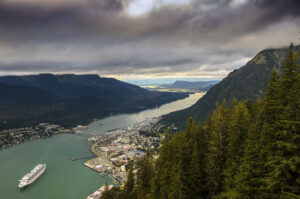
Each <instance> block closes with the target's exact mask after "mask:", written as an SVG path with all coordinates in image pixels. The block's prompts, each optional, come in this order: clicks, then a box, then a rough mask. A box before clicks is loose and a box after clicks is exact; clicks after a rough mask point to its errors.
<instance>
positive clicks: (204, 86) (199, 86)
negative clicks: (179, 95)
mask: <svg viewBox="0 0 300 199" xmlns="http://www.w3.org/2000/svg"><path fill="white" fill-rule="evenodd" d="M216 83H218V81H197V82H189V81H176V82H174V83H173V84H163V85H160V86H159V87H160V88H170V89H172V88H174V89H192V90H198V91H208V90H209V89H210V88H212V87H213V86H214V85H215V84H216Z"/></svg>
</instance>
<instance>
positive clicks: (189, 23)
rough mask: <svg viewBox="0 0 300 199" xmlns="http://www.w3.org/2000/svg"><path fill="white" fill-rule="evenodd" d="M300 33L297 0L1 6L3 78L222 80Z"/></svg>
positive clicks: (65, 1)
mask: <svg viewBox="0 0 300 199" xmlns="http://www.w3.org/2000/svg"><path fill="white" fill-rule="evenodd" d="M299 32H300V1H299V0H51V1H49V0H0V75H23V74H37V73H56V74H61V73H76V74H87V73H96V74H99V75H100V76H106V77H114V78H117V79H120V80H124V81H129V82H135V81H136V82H142V81H143V80H145V81H146V82H149V80H151V81H152V80H157V81H160V80H164V81H165V80H166V79H172V80H175V79H193V80H195V79H197V80H198V79H203V80H209V79H222V78H224V77H225V76H226V75H228V73H230V72H231V71H232V70H234V69H237V68H239V67H241V66H243V65H244V64H245V63H247V61H249V60H250V59H251V58H252V57H253V56H255V54H257V53H258V52H259V51H261V50H263V49H265V48H276V47H283V46H288V45H289V44H290V43H291V42H294V43H295V44H299V37H300V33H299Z"/></svg>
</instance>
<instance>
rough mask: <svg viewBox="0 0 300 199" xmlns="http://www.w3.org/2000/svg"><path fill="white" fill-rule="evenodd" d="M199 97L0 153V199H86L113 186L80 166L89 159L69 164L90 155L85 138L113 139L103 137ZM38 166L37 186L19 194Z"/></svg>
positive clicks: (107, 119)
mask: <svg viewBox="0 0 300 199" xmlns="http://www.w3.org/2000/svg"><path fill="white" fill-rule="evenodd" d="M201 96H202V94H200V93H198V94H195V95H191V96H190V97H189V98H186V99H184V100H178V101H176V102H172V103H169V104H166V105H163V106H161V107H159V108H157V109H151V110H146V111H142V112H139V113H134V114H122V115H114V116H111V117H108V118H104V119H102V120H97V121H94V122H93V123H91V124H89V125H88V128H86V129H84V130H82V133H81V134H77V133H73V134H57V135H55V136H51V137H48V138H45V139H36V140H33V141H31V142H25V143H22V144H18V145H15V146H13V147H9V148H6V149H2V150H0V162H1V164H0V176H1V179H5V180H0V198H3V199H9V198H14V199H39V198H41V196H42V197H43V199H53V198H58V199H60V198H63V199H82V198H87V196H89V195H90V194H92V193H94V192H95V191H96V190H98V189H99V188H100V187H101V186H103V185H104V184H108V185H113V184H115V183H114V182H115V181H113V180H112V178H111V177H109V176H108V174H106V173H99V172H96V171H95V170H92V169H90V168H88V167H87V166H85V165H83V164H84V163H85V162H86V161H87V160H89V158H87V159H78V160H76V161H72V160H71V158H80V157H88V156H92V155H94V154H93V153H92V152H91V146H92V145H93V144H94V142H92V141H90V142H88V141H87V139H88V138H90V137H91V135H88V134H92V135H96V136H108V135H113V133H114V131H111V133H112V134H111V133H108V134H106V132H107V131H109V130H113V129H121V130H124V128H126V127H132V126H133V125H134V124H138V123H139V122H142V121H144V120H147V119H148V118H154V117H159V116H161V115H164V114H167V113H169V112H171V111H175V110H178V109H179V108H184V107H185V106H189V105H191V104H193V103H194V102H195V101H197V100H198V99H199V98H200V97H201ZM100 124H101V125H100ZM85 134H86V135H87V136H86V135H85ZM92 137H94V136H92ZM135 137H137V136H135ZM96 138H98V137H96ZM120 138H122V137H120ZM125 140H126V139H125ZM95 148H99V147H95ZM99 149H100V148H99ZM123 149H124V148H123ZM123 149H122V150H123ZM100 152H101V151H100ZM121 157H122V156H121ZM90 159H94V158H93V157H91V158H90ZM40 162H42V163H45V164H47V171H46V172H45V173H44V174H43V176H42V177H40V178H39V179H38V182H37V183H33V184H32V185H30V186H28V187H27V188H26V189H24V190H19V188H18V187H17V184H18V180H19V179H21V178H22V177H23V176H24V174H26V173H27V172H28V171H30V170H32V168H33V167H34V166H35V165H37V164H38V163H40ZM125 179H126V178H125ZM54 190H55V191H54Z"/></svg>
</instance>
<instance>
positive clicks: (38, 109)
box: [0, 74, 188, 129]
mask: <svg viewBox="0 0 300 199" xmlns="http://www.w3.org/2000/svg"><path fill="white" fill-rule="evenodd" d="M0 93H1V95H0V102H1V103H0V129H5V128H13V127H14V128H15V127H22V126H28V125H33V124H36V123H39V122H52V123H56V124H61V125H63V126H66V127H69V126H72V125H74V124H78V123H86V122H88V121H91V120H92V119H94V118H101V117H105V116H107V115H110V114H116V113H124V112H133V111H139V110H143V109H145V108H151V107H155V106H159V105H162V104H164V103H167V102H171V101H174V100H177V99H182V98H184V97H187V95H188V94H186V93H169V92H154V91H148V90H146V89H143V88H140V87H138V86H135V85H132V84H128V83H125V82H121V81H119V80H116V79H112V78H102V77H99V76H98V75H74V74H66V75H53V74H40V75H28V76H3V77H0Z"/></svg>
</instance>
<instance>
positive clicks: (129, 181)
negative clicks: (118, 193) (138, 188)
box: [124, 166, 134, 193]
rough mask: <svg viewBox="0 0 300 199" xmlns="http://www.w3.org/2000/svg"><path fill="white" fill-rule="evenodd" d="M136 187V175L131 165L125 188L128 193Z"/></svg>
mask: <svg viewBox="0 0 300 199" xmlns="http://www.w3.org/2000/svg"><path fill="white" fill-rule="evenodd" d="M133 189H134V175H133V167H132V166H131V167H130V168H129V170H128V175H127V180H126V183H125V187H124V190H125V191H126V192H127V193H131V192H133Z"/></svg>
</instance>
